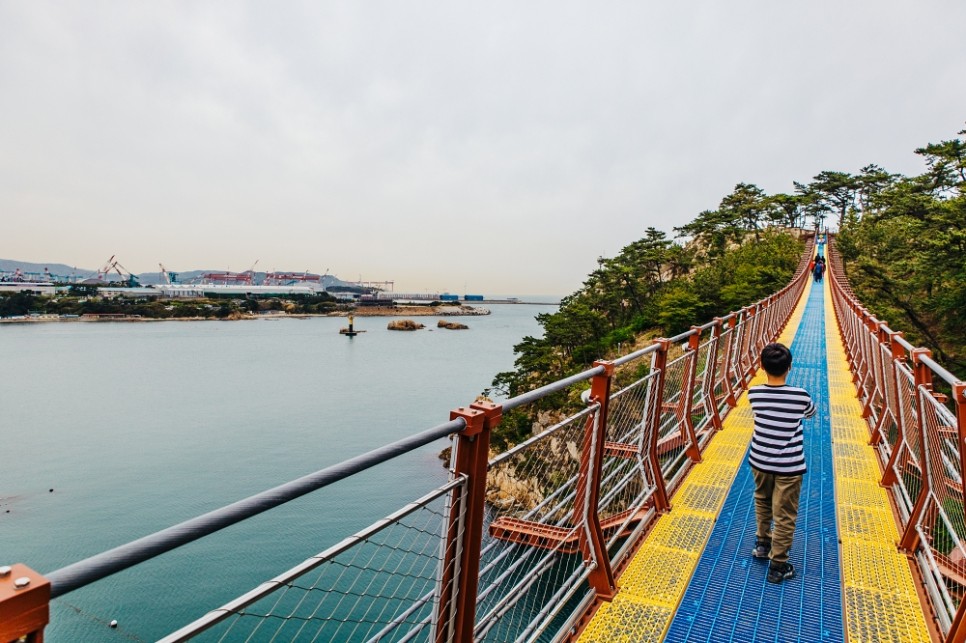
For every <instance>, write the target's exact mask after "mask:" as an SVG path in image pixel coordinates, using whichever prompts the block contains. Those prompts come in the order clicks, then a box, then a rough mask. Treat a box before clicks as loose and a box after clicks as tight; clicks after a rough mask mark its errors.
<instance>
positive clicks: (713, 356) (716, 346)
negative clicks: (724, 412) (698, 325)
mask: <svg viewBox="0 0 966 643" xmlns="http://www.w3.org/2000/svg"><path fill="white" fill-rule="evenodd" d="M721 325H722V324H721V318H720V317H715V318H714V326H712V327H711V344H710V345H709V346H710V348H709V349H708V356H707V358H706V361H705V364H706V366H705V369H706V370H705V377H704V383H705V394H706V395H707V396H708V397H707V399H706V401H705V405H706V407H707V408H708V409H709V410H710V412H711V424H712V426H714V430H715V431H720V430H721V429H722V427H723V424H722V422H721V412H720V411H719V410H718V396H717V395H715V388H716V385H717V381H718V353H719V352H720V350H721V347H720V344H721ZM709 384H710V385H709ZM725 390H726V391H727V390H728V389H725Z"/></svg>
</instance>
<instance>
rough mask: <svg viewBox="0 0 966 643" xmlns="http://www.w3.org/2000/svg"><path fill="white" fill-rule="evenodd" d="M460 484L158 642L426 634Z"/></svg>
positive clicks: (394, 637) (348, 639)
mask: <svg viewBox="0 0 966 643" xmlns="http://www.w3.org/2000/svg"><path fill="white" fill-rule="evenodd" d="M464 483H465V481H464V480H456V481H454V482H452V483H449V484H447V485H445V486H442V487H440V488H438V489H436V490H434V491H433V492H432V493H430V494H428V495H427V496H425V497H423V498H421V499H419V500H417V501H415V502H413V503H411V504H409V505H406V506H405V507H403V508H402V509H401V510H399V511H397V512H395V513H394V514H391V515H390V516H388V517H386V518H385V519H383V520H381V521H378V522H376V523H374V524H373V525H371V526H370V527H368V528H366V529H364V530H362V531H360V532H359V533H357V534H355V535H354V536H352V537H350V538H347V539H345V540H343V541H342V542H341V543H339V544H337V545H335V546H334V547H332V548H330V549H328V550H326V551H325V552H322V553H320V554H318V555H317V556H314V557H312V558H310V559H308V560H306V561H304V562H303V563H301V564H300V565H298V566H296V567H294V568H292V569H291V570H289V571H287V572H286V573H284V574H282V575H281V576H279V577H276V578H275V579H272V580H271V581H269V582H267V583H264V584H263V585H261V586H260V587H258V588H256V589H255V590H253V591H252V592H249V593H248V594H246V595H245V596H242V597H240V598H239V599H236V601H234V602H233V603H230V604H228V605H226V606H224V607H223V608H221V610H216V611H215V612H213V613H212V614H210V615H209V619H208V620H209V621H211V623H209V624H208V625H207V627H205V628H201V627H196V628H194V631H190V632H189V633H188V634H187V635H186V636H185V637H183V638H182V637H180V636H179V635H178V634H177V633H176V634H174V635H172V636H171V637H168V638H167V639H163V640H164V641H168V640H170V641H177V640H187V639H188V638H191V639H192V640H198V641H232V642H237V641H291V642H293V643H294V642H297V641H298V642H301V641H306V642H308V641H313V642H314V641H345V642H347V643H348V642H357V641H359V642H362V641H395V642H401V641H410V640H419V641H427V640H430V639H431V633H432V631H433V617H434V608H435V604H436V597H437V592H438V591H439V584H440V580H441V576H442V567H441V565H442V561H443V560H445V559H447V557H446V556H445V552H443V551H442V550H441V543H446V542H447V541H446V539H445V538H443V537H442V536H443V532H444V531H445V529H446V525H447V522H446V519H447V515H448V509H447V508H448V506H449V505H450V504H451V500H450V498H451V494H452V493H457V494H459V493H462V491H463V488H464V486H465V485H464ZM456 542H458V541H456ZM450 578H452V576H450ZM450 582H452V581H450Z"/></svg>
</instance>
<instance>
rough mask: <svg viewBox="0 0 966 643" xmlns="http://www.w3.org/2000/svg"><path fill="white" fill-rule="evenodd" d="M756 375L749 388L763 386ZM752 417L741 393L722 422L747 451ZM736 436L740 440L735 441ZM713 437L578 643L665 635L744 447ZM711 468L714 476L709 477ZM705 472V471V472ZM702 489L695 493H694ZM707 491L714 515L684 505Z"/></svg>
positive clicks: (798, 311) (788, 330) (787, 337)
mask: <svg viewBox="0 0 966 643" xmlns="http://www.w3.org/2000/svg"><path fill="white" fill-rule="evenodd" d="M811 288H812V283H811V280H810V279H809V280H808V281H807V285H806V286H805V289H804V291H803V292H802V296H801V297H800V298H799V300H798V303H797V304H796V306H795V310H794V311H793V312H792V315H791V317H790V318H789V320H788V323H787V324H786V325H785V329H784V330H783V331H782V333H781V334H780V335H779V336H778V339H777V341H779V342H782V343H783V344H785V345H786V346H790V345H791V343H792V340H793V339H794V338H795V333H796V332H797V331H798V326H799V324H800V323H801V321H802V315H803V314H804V312H805V305H806V304H807V302H808V295H809V293H810V292H811ZM764 381H765V377H764V375H763V374H762V373H761V372H760V371H759V372H757V373H756V374H755V377H754V379H753V380H752V381H751V384H750V385H752V386H753V385H756V384H761V383H764ZM752 428H753V416H752V411H751V405H750V404H748V396H747V395H741V396H740V397H739V398H738V404H737V406H735V408H734V409H732V410H731V412H730V413H728V415H727V417H725V418H724V421H723V422H722V432H723V433H727V434H729V440H728V442H729V443H730V444H735V443H740V444H742V445H744V446H745V447H747V445H748V443H749V441H750V440H751V433H752ZM739 436H740V438H739ZM717 437H718V436H715V437H714V438H713V439H712V440H711V442H710V444H709V445H708V448H707V449H706V450H705V452H704V454H703V456H702V461H701V462H700V463H698V464H697V465H695V467H694V468H693V469H692V470H691V472H690V473H689V474H688V476H687V477H686V478H685V480H684V482H682V484H681V486H680V487H679V488H678V490H677V491H676V493H675V494H674V496H673V498H672V499H671V506H672V511H670V512H668V513H666V514H664V515H663V516H660V517H659V518H658V519H657V522H656V524H655V526H654V529H653V530H652V531H651V533H650V534H649V535H648V538H647V539H646V540H645V541H644V543H643V544H642V545H641V548H640V549H639V550H638V552H637V554H636V555H635V556H634V558H633V560H631V562H630V563H629V565H628V566H627V569H625V570H624V573H623V574H621V576H620V578H619V579H618V586H619V587H620V592H619V593H618V594H617V596H616V597H615V598H614V600H613V601H611V602H610V603H605V604H604V605H602V606H601V608H600V609H599V610H598V611H597V613H596V614H595V615H594V617H593V618H592V619H591V621H590V623H589V624H588V625H587V627H586V628H585V629H584V631H583V632H582V633H581V635H580V637H579V638H578V640H579V641H580V642H581V643H611V642H616V641H629V642H640V641H659V640H662V639H663V638H664V637H665V635H666V634H667V630H668V628H669V627H670V626H671V621H672V619H673V618H674V613H675V611H676V609H677V606H678V604H679V603H680V602H681V599H682V598H684V593H685V591H686V590H687V587H688V583H689V582H690V580H691V576H692V575H693V574H694V570H695V569H696V568H697V565H698V560H699V559H700V557H701V553H702V552H703V551H704V548H705V546H706V545H707V542H708V538H709V537H710V536H711V531H712V529H714V522H715V519H716V518H717V515H718V514H719V513H720V512H721V507H722V506H723V505H724V501H725V498H727V496H728V492H729V491H730V490H731V485H732V484H733V483H734V478H735V475H736V474H737V472H738V467H739V466H741V463H742V461H743V460H744V454H745V449H740V450H735V449H716V448H715V441H716V440H717ZM723 466H725V467H730V472H731V474H730V476H722V475H721V470H722V467H723ZM712 467H713V468H714V472H715V474H714V475H709V474H710V470H711V469H712ZM706 472H707V473H706ZM697 487H701V490H700V493H699V492H697V491H696V488H697ZM708 487H714V488H715V490H716V491H717V493H718V498H717V505H716V508H715V511H714V512H713V513H712V512H708V511H707V510H701V509H696V508H693V507H689V506H688V503H687V499H688V498H689V497H690V496H691V495H692V494H694V495H700V496H702V497H703V498H707V493H708Z"/></svg>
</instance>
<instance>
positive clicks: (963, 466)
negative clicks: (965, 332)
mask: <svg viewBox="0 0 966 643" xmlns="http://www.w3.org/2000/svg"><path fill="white" fill-rule="evenodd" d="M952 390H953V404H954V406H955V407H956V427H957V435H959V474H960V476H966V460H964V453H963V447H964V445H966V382H956V383H955V384H953V386H952ZM960 480H966V477H960ZM962 493H963V498H962V502H963V504H964V505H966V486H964V487H962ZM946 643H966V600H962V601H960V602H959V607H958V608H957V609H956V616H955V617H954V618H953V622H952V624H951V625H950V627H949V634H948V635H947V636H946Z"/></svg>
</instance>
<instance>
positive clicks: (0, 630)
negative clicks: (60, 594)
mask: <svg viewBox="0 0 966 643" xmlns="http://www.w3.org/2000/svg"><path fill="white" fill-rule="evenodd" d="M49 622H50V581H48V580H47V579H46V578H44V577H43V576H41V575H40V574H38V573H37V572H35V571H34V570H32V569H30V568H29V567H27V566H26V565H21V564H20V563H17V564H15V565H10V566H4V567H0V641H3V642H4V643H6V642H7V641H20V640H23V641H27V643H43V640H44V628H45V627H46V626H47V623H49Z"/></svg>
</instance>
